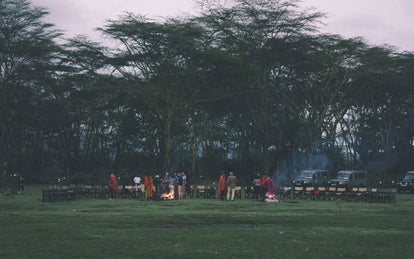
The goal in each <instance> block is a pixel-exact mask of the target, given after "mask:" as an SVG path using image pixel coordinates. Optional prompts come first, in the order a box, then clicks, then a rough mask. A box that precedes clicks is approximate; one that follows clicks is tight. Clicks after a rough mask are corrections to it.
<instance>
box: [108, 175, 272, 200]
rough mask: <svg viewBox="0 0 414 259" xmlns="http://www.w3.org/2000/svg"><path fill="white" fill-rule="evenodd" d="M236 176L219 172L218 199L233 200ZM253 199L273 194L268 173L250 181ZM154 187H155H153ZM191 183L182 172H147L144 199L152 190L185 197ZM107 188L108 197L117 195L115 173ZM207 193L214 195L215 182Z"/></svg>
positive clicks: (148, 198) (137, 182) (150, 194)
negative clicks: (162, 175) (157, 173)
mask: <svg viewBox="0 0 414 259" xmlns="http://www.w3.org/2000/svg"><path fill="white" fill-rule="evenodd" d="M133 180H134V184H135V186H138V185H140V184H141V178H140V177H139V176H135V177H134V179H133ZM236 184H237V177H236V176H235V175H234V173H233V172H230V173H229V176H228V177H227V178H226V174H225V173H224V172H221V175H220V178H219V183H218V192H217V198H219V199H220V200H224V199H226V200H231V201H233V200H234V196H235V192H236ZM252 185H253V193H254V199H256V200H260V199H264V198H265V197H266V194H267V195H269V194H274V191H275V186H274V183H273V180H272V178H271V177H269V176H268V175H266V174H264V175H263V176H260V174H259V173H256V174H255V176H254V179H253V182H252ZM154 187H155V188H154ZM191 188H192V187H191V185H190V182H189V181H188V178H187V176H186V174H185V173H184V172H182V173H174V174H172V175H170V174H169V173H168V172H167V173H165V175H164V177H162V179H161V178H160V176H159V175H155V177H154V178H153V177H152V176H151V175H150V174H149V173H147V174H146V175H145V177H144V189H145V199H146V200H150V199H152V195H153V190H154V189H155V193H156V194H157V195H161V194H163V193H171V192H172V193H174V197H175V199H182V198H184V197H187V196H188V195H189V193H190V192H191ZM108 190H109V191H110V194H111V196H110V199H113V198H114V197H115V194H117V195H119V188H118V183H117V179H116V177H115V175H114V174H113V173H111V174H110V178H109V183H108ZM207 191H208V193H209V195H210V196H211V195H214V194H215V193H216V186H215V182H213V183H212V184H211V185H210V186H209V188H208V190H207Z"/></svg>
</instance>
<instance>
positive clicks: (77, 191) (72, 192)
mask: <svg viewBox="0 0 414 259" xmlns="http://www.w3.org/2000/svg"><path fill="white" fill-rule="evenodd" d="M110 196H111V194H110V192H109V191H108V188H107V186H102V185H74V184H71V185H69V186H68V185H62V186H61V185H45V186H42V201H48V202H53V201H65V200H75V199H91V198H95V199H109V198H110ZM119 196H120V197H121V198H136V199H140V198H144V196H145V192H144V186H125V187H122V186H120V187H119Z"/></svg>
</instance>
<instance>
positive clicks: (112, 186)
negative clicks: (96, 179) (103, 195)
mask: <svg viewBox="0 0 414 259" xmlns="http://www.w3.org/2000/svg"><path fill="white" fill-rule="evenodd" d="M108 190H109V193H110V196H111V197H110V199H113V198H114V193H116V195H119V188H118V182H117V181H116V177H115V175H114V174H113V173H111V174H110V175H109V182H108Z"/></svg>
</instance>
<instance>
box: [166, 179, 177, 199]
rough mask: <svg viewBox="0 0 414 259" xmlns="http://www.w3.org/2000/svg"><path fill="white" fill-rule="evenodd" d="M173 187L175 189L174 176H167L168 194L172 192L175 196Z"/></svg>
mask: <svg viewBox="0 0 414 259" xmlns="http://www.w3.org/2000/svg"><path fill="white" fill-rule="evenodd" d="M174 187H175V177H174V176H169V177H168V188H169V189H170V192H171V191H173V192H174V195H177V194H176V193H175V190H174Z"/></svg>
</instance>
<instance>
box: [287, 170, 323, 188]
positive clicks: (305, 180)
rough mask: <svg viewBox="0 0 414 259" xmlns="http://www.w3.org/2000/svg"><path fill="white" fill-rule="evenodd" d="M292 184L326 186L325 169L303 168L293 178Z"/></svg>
mask: <svg viewBox="0 0 414 259" xmlns="http://www.w3.org/2000/svg"><path fill="white" fill-rule="evenodd" d="M292 183H293V185H294V186H304V187H307V186H314V187H318V186H326V185H327V184H328V171H327V170H303V171H302V172H301V173H300V174H299V175H298V176H297V177H296V178H295V179H294V180H293V182H292Z"/></svg>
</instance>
